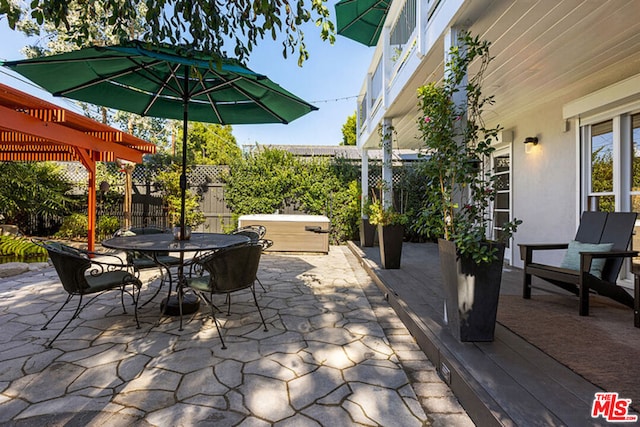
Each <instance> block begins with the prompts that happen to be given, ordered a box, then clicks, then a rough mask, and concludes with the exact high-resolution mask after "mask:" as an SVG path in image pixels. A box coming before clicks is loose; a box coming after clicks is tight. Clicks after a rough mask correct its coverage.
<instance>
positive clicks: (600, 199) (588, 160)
mask: <svg viewBox="0 0 640 427" xmlns="http://www.w3.org/2000/svg"><path fill="white" fill-rule="evenodd" d="M581 139H582V144H583V146H582V148H583V170H584V175H583V177H584V180H585V181H584V186H583V188H584V190H585V193H586V198H585V200H584V203H585V209H586V210H590V211H605V212H613V211H619V212H629V211H631V212H638V213H640V113H635V112H634V113H633V114H620V115H617V116H614V117H612V118H611V119H610V120H606V121H598V122H595V123H591V124H587V125H584V126H582V128H581ZM632 248H634V249H638V248H640V221H638V222H637V226H636V232H635V236H634V237H633V241H632ZM635 262H640V258H636V259H634V263H635ZM628 269H629V267H628V266H627V267H626V268H625V270H626V271H627V272H628V271H629V270H628ZM625 270H623V272H622V276H623V277H624V276H625Z"/></svg>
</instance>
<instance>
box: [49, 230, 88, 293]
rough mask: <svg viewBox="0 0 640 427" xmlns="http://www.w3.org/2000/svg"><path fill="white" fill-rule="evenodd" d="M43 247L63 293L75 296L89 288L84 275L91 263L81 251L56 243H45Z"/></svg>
mask: <svg viewBox="0 0 640 427" xmlns="http://www.w3.org/2000/svg"><path fill="white" fill-rule="evenodd" d="M44 247H45V249H46V250H47V252H48V253H49V258H50V259H51V263H52V264H53V266H54V267H55V269H56V272H57V273H58V277H59V278H60V282H61V283H62V287H63V288H64V289H65V291H67V292H68V293H70V294H77V293H81V291H82V290H83V289H88V288H89V284H88V283H87V279H86V278H85V276H84V275H85V272H86V271H87V270H88V269H89V268H90V267H91V261H90V260H89V259H88V258H86V257H84V256H83V255H82V252H81V251H78V250H77V249H75V248H72V247H70V246H67V245H63V244H62V243H57V242H50V243H47V244H45V245H44Z"/></svg>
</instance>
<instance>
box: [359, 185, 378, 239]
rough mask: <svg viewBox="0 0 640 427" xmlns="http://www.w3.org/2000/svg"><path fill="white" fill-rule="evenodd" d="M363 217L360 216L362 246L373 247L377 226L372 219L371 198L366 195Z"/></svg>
mask: <svg viewBox="0 0 640 427" xmlns="http://www.w3.org/2000/svg"><path fill="white" fill-rule="evenodd" d="M362 214H363V216H362V218H360V245H361V246H362V247H371V246H373V242H374V241H375V237H376V227H375V225H373V224H372V223H371V221H370V219H369V218H370V216H371V200H370V199H369V198H368V197H365V200H364V203H363V208H362Z"/></svg>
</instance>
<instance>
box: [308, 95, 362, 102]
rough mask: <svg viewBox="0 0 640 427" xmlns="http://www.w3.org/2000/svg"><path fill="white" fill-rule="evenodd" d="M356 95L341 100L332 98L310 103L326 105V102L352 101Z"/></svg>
mask: <svg viewBox="0 0 640 427" xmlns="http://www.w3.org/2000/svg"><path fill="white" fill-rule="evenodd" d="M357 97H358V95H353V96H345V97H343V98H334V99H320V100H317V101H310V103H311V104H323V103H328V102H338V101H347V100H349V99H354V98H357Z"/></svg>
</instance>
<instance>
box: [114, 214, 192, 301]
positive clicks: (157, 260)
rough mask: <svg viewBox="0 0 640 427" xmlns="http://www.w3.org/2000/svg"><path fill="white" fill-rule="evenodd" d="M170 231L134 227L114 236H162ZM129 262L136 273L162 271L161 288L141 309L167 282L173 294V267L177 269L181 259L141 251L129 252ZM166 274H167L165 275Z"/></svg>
mask: <svg viewBox="0 0 640 427" xmlns="http://www.w3.org/2000/svg"><path fill="white" fill-rule="evenodd" d="M170 232H171V231H170V230H167V229H164V228H161V227H157V226H147V227H132V228H130V229H128V230H118V231H116V233H115V234H114V236H124V237H126V236H128V235H130V236H133V235H135V236H137V235H141V234H162V233H170ZM126 255H127V262H128V263H129V264H131V265H132V266H133V268H134V269H135V271H136V272H140V271H142V270H147V269H151V268H159V269H160V275H161V276H160V286H158V288H157V289H156V291H155V293H154V294H153V295H152V296H151V298H149V299H148V300H147V301H145V302H144V303H143V304H141V305H140V307H144V306H145V305H147V304H149V303H150V302H151V301H152V300H153V299H154V298H155V297H156V296H157V295H158V294H159V293H160V291H161V290H162V287H163V286H164V283H165V281H168V282H169V294H171V290H172V289H173V279H172V276H171V267H177V266H179V265H180V263H181V260H180V258H179V257H175V256H172V255H169V252H156V253H155V254H152V253H148V252H140V251H127V252H126ZM165 272H166V273H165Z"/></svg>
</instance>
